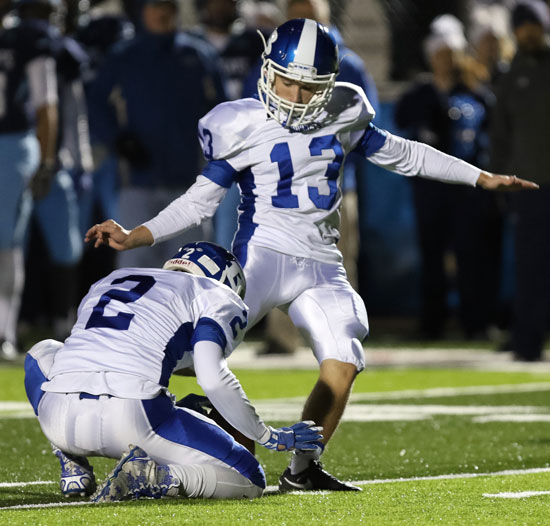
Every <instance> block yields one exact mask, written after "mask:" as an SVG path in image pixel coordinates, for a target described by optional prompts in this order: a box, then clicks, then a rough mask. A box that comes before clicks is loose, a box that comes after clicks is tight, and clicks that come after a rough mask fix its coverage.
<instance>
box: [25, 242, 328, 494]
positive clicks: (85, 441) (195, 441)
mask: <svg viewBox="0 0 550 526" xmlns="http://www.w3.org/2000/svg"><path fill="white" fill-rule="evenodd" d="M174 270H175V271H182V272H172V271H174ZM245 288H246V283H245V278H244V274H243V271H242V268H241V266H240V265H239V263H238V262H237V260H236V258H235V256H233V254H231V253H230V252H228V251H227V250H225V249H224V248H222V247H219V246H217V245H214V244H213V243H207V242H198V243H190V244H187V245H185V246H184V247H183V248H182V249H180V251H179V252H178V253H177V254H176V255H175V256H174V257H173V258H172V259H170V260H169V261H167V262H166V263H165V265H164V267H163V269H152V268H146V269H142V268H123V269H119V270H116V271H114V272H112V273H111V274H109V275H108V276H107V277H105V278H103V279H102V280H100V281H98V282H97V283H95V284H94V285H93V286H92V287H91V289H90V292H89V293H88V294H87V296H86V297H85V298H84V299H83V300H82V303H81V304H80V307H79V311H78V320H77V322H76V324H75V326H74V327H73V330H72V332H71V335H70V336H69V338H67V339H66V340H65V343H64V344H63V343H61V342H57V341H55V340H44V341H42V342H40V343H38V344H36V345H35V346H34V347H33V348H32V349H31V350H30V351H29V353H28V354H27V357H26V360H25V388H26V391H27V396H28V398H29V401H30V402H31V404H32V406H33V408H34V410H35V413H36V414H37V416H38V421H39V422H40V426H41V428H42V431H43V432H44V434H45V435H46V437H47V438H48V439H49V440H50V442H51V443H52V445H53V447H54V453H55V455H56V456H57V457H58V458H59V460H60V463H61V470H62V471H61V491H62V493H63V494H65V495H67V496H70V495H73V494H76V495H80V494H85V495H90V494H91V493H93V492H94V490H95V488H96V483H95V478H94V474H93V469H92V466H91V465H90V464H89V462H88V460H87V458H86V457H88V456H104V457H111V458H119V457H120V456H121V455H122V458H121V460H120V462H119V463H118V464H117V466H116V467H115V469H114V470H113V471H112V473H111V474H110V475H109V476H108V477H107V479H106V480H105V481H104V483H103V485H102V486H101V487H100V488H99V489H98V490H97V492H96V493H95V495H94V496H93V497H92V499H93V500H94V501H95V502H108V501H118V500H125V499H130V498H139V497H156V498H158V497H161V496H177V495H182V496H187V497H203V498H242V497H247V498H254V497H259V496H260V495H261V494H262V492H263V489H264V488H265V476H264V473H263V470H262V467H261V466H260V464H259V463H258V461H257V460H256V459H255V457H254V456H253V455H252V454H251V453H250V452H249V451H248V450H246V449H245V448H244V447H243V446H241V445H240V444H238V443H237V442H235V440H234V439H233V437H232V436H231V435H229V434H228V433H226V432H225V431H224V430H223V429H222V428H221V427H219V426H218V425H216V424H215V423H214V421H212V420H210V419H209V418H206V417H205V416H203V415H201V414H199V413H197V412H195V411H192V410H190V409H186V408H180V407H176V406H175V405H174V401H173V400H172V399H171V397H170V395H169V393H168V391H167V388H168V381H169V379H170V376H171V375H172V373H173V372H174V371H176V370H182V369H183V370H186V369H189V368H194V370H195V373H196V376H197V381H198V383H199V384H200V385H201V387H202V388H203V390H204V392H205V393H206V395H207V396H208V397H209V399H210V401H211V402H212V404H213V406H214V407H215V408H216V409H217V410H218V411H219V413H220V414H221V415H222V416H223V417H225V419H226V420H227V421H228V422H229V424H231V425H232V426H233V427H234V428H236V429H237V430H238V431H240V432H241V433H243V434H244V435H245V436H247V437H248V438H250V439H252V440H255V441H257V442H258V443H260V444H261V445H263V446H265V447H267V448H269V449H274V450H277V451H289V450H292V449H294V448H303V449H318V448H319V440H320V439H321V438H322V435H320V430H321V428H320V427H317V426H314V425H313V422H300V423H298V424H294V425H293V426H291V427H288V428H281V429H273V428H272V427H270V426H266V425H265V424H264V423H263V421H262V420H261V419H260V418H259V417H258V415H257V414H256V412H255V410H254V408H253V407H252V405H251V404H250V402H249V401H248V399H247V398H246V395H245V393H244V391H243V389H242V387H241V385H240V383H239V381H238V380H237V379H236V378H235V376H234V375H233V373H232V372H231V371H230V370H229V369H228V367H227V364H226V357H227V356H228V355H229V354H231V352H232V351H233V349H234V347H235V346H236V345H237V344H238V343H239V341H240V340H241V338H242V334H243V332H244V330H243V329H244V328H245V327H246V319H247V310H248V309H247V308H246V306H245V305H244V303H243V302H242V299H241V297H239V294H240V295H242V296H244V292H245ZM128 444H130V446H128ZM131 444H138V446H133V445H131ZM128 447H129V450H128V451H126V449H127V448H128Z"/></svg>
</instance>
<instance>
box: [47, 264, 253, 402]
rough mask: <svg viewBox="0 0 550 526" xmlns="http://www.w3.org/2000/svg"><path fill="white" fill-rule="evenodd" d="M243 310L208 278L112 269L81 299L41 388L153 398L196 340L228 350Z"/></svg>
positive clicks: (189, 358)
mask: <svg viewBox="0 0 550 526" xmlns="http://www.w3.org/2000/svg"><path fill="white" fill-rule="evenodd" d="M247 312H248V309H247V307H246V306H245V305H244V303H243V302H242V300H241V299H240V298H239V296H238V295H237V294H236V293H235V292H233V291H232V290H231V289H230V288H229V287H227V286H225V285H223V284H221V283H220V282H218V281H215V280H213V279H210V278H206V277H200V276H195V275H192V274H188V273H183V272H174V271H171V270H161V269H138V268H123V269H119V270H116V271H114V272H112V273H111V274H109V275H108V276H107V277H105V278H103V279H101V280H100V281H98V282H97V283H95V284H94V285H93V286H92V287H91V289H90V291H89V293H88V294H87V295H86V297H85V298H84V299H83V300H82V302H81V304H80V306H79V310H78V320H77V322H76V324H75V325H74V327H73V330H72V332H71V335H70V336H69V338H67V340H66V341H65V344H64V346H63V347H62V348H61V349H60V350H59V352H58V353H57V355H56V357H55V361H54V364H53V366H52V368H51V370H50V373H49V375H48V378H49V380H50V381H49V382H46V383H44V384H43V385H42V389H43V390H44V391H53V392H88V393H91V394H95V395H99V394H110V395H112V396H117V397H121V398H139V399H147V398H153V397H155V396H156V395H158V393H159V392H160V391H161V390H163V389H165V388H166V387H167V386H168V381H169V378H170V376H171V375H172V373H173V371H174V370H177V369H183V368H187V367H192V365H193V347H194V345H195V344H196V343H197V342H199V341H211V342H215V343H217V344H218V345H219V346H220V347H221V349H223V352H224V356H225V357H227V356H229V354H231V352H232V351H233V349H234V348H235V347H236V346H237V345H238V343H239V342H240V340H241V339H242V335H243V333H244V331H243V329H244V328H245V327H246V318H247Z"/></svg>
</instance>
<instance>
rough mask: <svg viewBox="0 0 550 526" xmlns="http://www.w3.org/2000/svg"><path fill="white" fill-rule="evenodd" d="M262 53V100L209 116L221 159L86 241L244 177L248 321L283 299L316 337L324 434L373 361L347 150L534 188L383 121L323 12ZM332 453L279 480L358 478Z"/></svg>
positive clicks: (146, 233) (123, 236) (139, 232)
mask: <svg viewBox="0 0 550 526" xmlns="http://www.w3.org/2000/svg"><path fill="white" fill-rule="evenodd" d="M263 58H264V63H263V67H262V75H261V78H260V80H259V83H258V98H247V99H241V100H237V101H232V102H227V103H223V104H220V105H219V106H217V107H216V108H214V110H212V111H211V112H210V113H208V114H207V115H206V116H205V117H204V118H203V119H201V121H200V123H199V134H200V136H201V140H202V145H203V150H204V154H205V156H206V158H207V159H208V160H209V163H208V164H207V166H206V167H205V169H204V170H203V172H202V175H200V176H198V177H197V180H196V182H195V184H194V185H193V186H192V187H191V188H190V189H189V190H188V191H187V192H186V193H185V194H184V195H182V196H181V197H179V198H178V199H177V200H175V201H174V202H173V203H172V204H171V205H170V206H168V207H167V208H166V209H165V210H163V211H162V212H161V213H160V214H159V215H158V216H157V217H155V218H154V219H152V220H150V221H148V222H146V223H144V224H143V225H140V226H138V227H136V228H134V229H133V230H132V231H128V230H125V229H124V228H123V227H121V226H120V225H118V224H116V223H115V222H114V221H106V222H104V223H102V224H100V225H95V226H93V227H92V228H91V229H90V230H89V231H88V233H87V239H88V240H95V245H96V246H99V245H101V244H109V245H110V246H111V247H113V248H115V249H117V250H125V249H129V248H133V247H136V246H144V245H151V244H153V243H157V242H160V241H162V240H163V239H166V238H168V237H171V236H175V235H177V234H178V233H179V232H181V231H182V230H185V229H187V228H189V226H191V225H193V224H196V223H198V222H200V221H202V220H203V219H204V218H206V217H210V216H211V215H212V214H213V213H214V211H215V209H216V207H217V205H218V204H219V202H220V201H221V199H222V198H223V196H224V195H225V192H226V191H227V188H229V186H230V185H231V183H232V182H233V181H237V182H238V184H239V186H240V190H241V204H240V207H239V230H238V232H237V234H236V236H235V239H234V242H233V251H234V252H235V255H236V256H237V258H238V259H239V262H240V263H241V265H243V268H244V272H245V275H246V279H247V283H248V289H247V290H248V292H247V294H246V296H245V303H246V304H247V305H248V307H249V308H250V311H249V315H248V320H249V327H250V326H252V325H254V323H256V322H257V321H258V320H260V319H261V317H262V316H263V315H264V314H266V313H267V312H268V311H269V310H271V309H273V308H275V307H278V308H280V309H282V310H283V311H285V312H288V314H289V315H290V318H291V319H292V321H293V323H294V324H295V325H296V327H298V328H299V329H300V331H301V332H302V333H303V334H304V335H305V336H306V338H307V339H308V341H309V342H310V344H311V346H312V348H313V352H314V354H315V357H316V359H317V360H318V362H319V364H320V376H319V381H318V382H317V384H316V385H315V387H314V389H313V391H312V393H311V394H310V396H309V398H308V400H307V402H306V405H305V407H304V411H303V414H302V416H303V418H304V419H307V420H313V421H315V422H316V423H317V424H318V425H322V426H323V429H324V430H323V435H324V439H323V443H325V444H326V442H327V441H328V440H329V439H330V437H331V435H332V434H333V433H334V431H335V429H336V427H337V425H338V423H339V421H340V418H341V416H342V413H343V411H344V408H345V406H346V403H347V400H348V397H349V394H350V392H351V388H352V386H353V381H354V379H355V376H356V375H357V373H358V372H360V371H361V370H362V369H363V368H364V366H365V357H364V352H363V347H362V341H363V339H364V338H365V337H366V336H367V333H368V321H367V313H366V309H365V306H364V304H363V301H362V300H361V298H360V297H359V295H358V294H357V293H356V292H355V291H354V290H353V288H352V287H351V286H350V285H349V282H348V281H347V278H346V273H345V270H344V267H343V265H342V257H341V254H340V252H339V250H338V248H337V246H336V242H337V241H338V237H339V232H338V227H339V207H340V203H341V200H342V192H341V173H342V166H343V163H344V160H345V158H346V156H347V154H348V153H350V152H352V151H355V152H357V153H359V154H361V155H362V156H363V157H365V158H367V159H368V160H370V161H371V162H373V163H375V164H377V165H379V166H383V167H385V168H388V169H390V170H393V171H395V172H397V173H399V174H402V175H405V176H417V175H420V176H423V177H429V178H432V179H439V180H442V181H446V182H451V183H462V184H469V185H472V186H475V185H476V184H477V185H479V186H481V187H483V188H487V189H497V188H506V189H518V188H536V185H534V184H532V183H529V182H527V181H523V180H521V179H517V178H516V177H507V176H501V175H492V174H489V173H486V172H482V171H481V170H480V169H479V168H476V167H475V166H472V165H470V164H468V163H466V162H464V161H461V160H459V159H456V158H454V157H451V156H448V155H445V154H443V153H441V152H439V151H437V150H435V149H433V148H430V147H429V146H427V145H424V144H421V143H416V142H412V141H407V140H405V139H403V138H400V137H397V136H394V135H392V134H390V133H388V132H386V131H383V130H380V129H378V128H376V127H375V126H373V125H372V123H371V120H372V118H373V117H374V111H373V109H372V106H371V105H370V103H369V101H368V100H367V98H366V97H365V95H364V93H363V91H362V90H361V88H359V87H357V86H354V85H352V84H346V83H336V82H335V77H336V74H337V71H338V48H337V45H336V43H335V41H334V39H333V37H332V35H331V34H330V33H329V31H328V29H327V28H326V27H324V26H322V25H321V24H318V23H317V22H315V21H313V20H309V19H294V20H290V21H288V22H286V23H284V24H283V25H281V26H279V27H278V28H277V29H276V30H275V31H274V32H273V34H272V35H271V37H270V38H269V40H268V42H267V44H266V49H265V52H264V55H263ZM320 453H321V451H320V450H315V451H311V452H306V453H304V452H301V453H300V454H295V455H293V456H292V459H291V463H290V466H289V468H288V469H287V470H285V472H284V473H283V474H282V476H281V477H280V479H279V487H280V488H281V489H282V490H291V489H328V490H337V491H349V490H352V491H353V490H358V489H359V488H357V487H355V486H353V485H351V484H349V483H344V482H341V481H339V480H337V479H336V478H335V477H333V476H332V475H330V474H329V473H327V472H326V471H325V470H323V469H322V466H321V464H320V462H319V457H320Z"/></svg>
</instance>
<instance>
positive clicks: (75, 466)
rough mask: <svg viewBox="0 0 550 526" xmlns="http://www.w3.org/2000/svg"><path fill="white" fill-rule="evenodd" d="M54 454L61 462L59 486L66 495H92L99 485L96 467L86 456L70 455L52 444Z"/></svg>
mask: <svg viewBox="0 0 550 526" xmlns="http://www.w3.org/2000/svg"><path fill="white" fill-rule="evenodd" d="M52 449H53V453H54V455H55V456H56V457H57V458H58V459H59V463H60V464H61V480H60V482H59V487H60V489H61V493H62V494H63V495H65V497H79V496H81V497H84V496H88V495H91V494H92V493H93V492H94V491H95V490H96V487H97V484H96V482H95V477H94V468H93V467H92V466H91V465H90V463H89V462H88V460H87V459H86V457H78V456H76V455H68V454H66V453H63V451H61V450H60V449H59V448H57V447H55V446H54V445H52Z"/></svg>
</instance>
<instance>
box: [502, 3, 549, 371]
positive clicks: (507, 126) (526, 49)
mask: <svg viewBox="0 0 550 526" xmlns="http://www.w3.org/2000/svg"><path fill="white" fill-rule="evenodd" d="M512 26H513V30H514V36H515V39H516V42H517V54H516V56H515V57H514V59H513V61H512V64H511V66H510V71H509V72H508V73H506V74H504V75H502V76H501V78H500V79H499V82H498V84H497V89H496V97H497V101H496V108H495V112H494V118H493V122H492V126H491V132H492V133H491V139H492V155H491V161H492V168H494V169H495V170H498V169H500V168H502V169H506V170H510V172H509V173H516V174H518V176H524V177H529V178H531V179H532V180H533V181H535V182H537V183H539V185H540V190H538V191H537V192H533V193H532V194H529V193H526V194H523V193H520V194H518V195H516V196H513V197H512V199H511V203H512V209H513V214H514V215H513V219H514V223H515V266H516V269H515V287H516V290H515V304H514V320H513V326H512V337H511V341H510V346H511V350H513V351H514V352H515V356H516V358H518V359H520V360H526V361H535V360H540V359H541V357H542V349H543V344H544V340H545V336H546V332H547V330H548V322H549V316H550V266H549V265H548V261H549V260H550V206H549V203H550V148H549V147H548V122H550V95H549V94H550V48H549V47H548V45H547V44H546V43H545V40H544V31H545V29H548V28H549V26H550V13H549V9H548V6H547V5H546V4H545V3H544V2H542V1H540V0H533V1H528V0H522V1H521V2H520V3H518V5H517V6H516V7H515V8H514V10H513V12H512Z"/></svg>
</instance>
